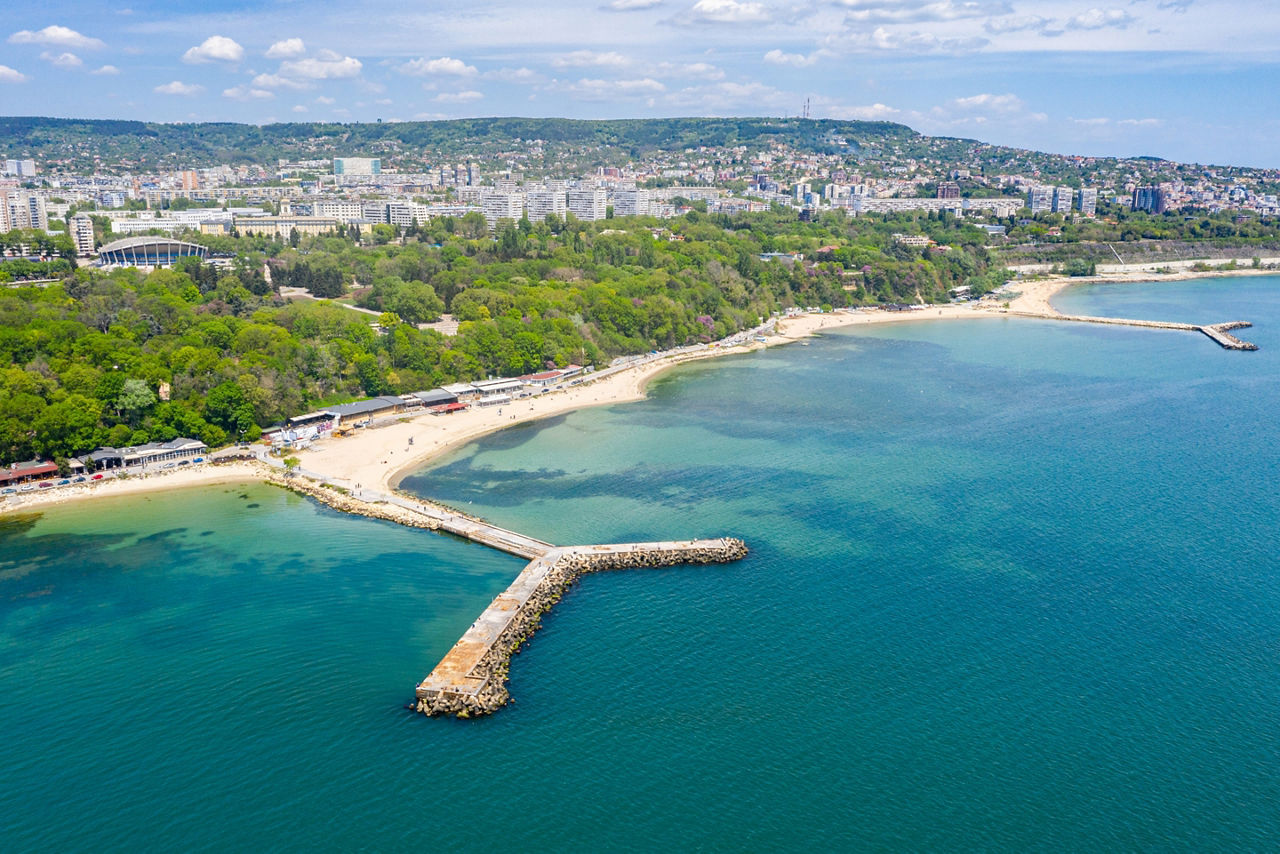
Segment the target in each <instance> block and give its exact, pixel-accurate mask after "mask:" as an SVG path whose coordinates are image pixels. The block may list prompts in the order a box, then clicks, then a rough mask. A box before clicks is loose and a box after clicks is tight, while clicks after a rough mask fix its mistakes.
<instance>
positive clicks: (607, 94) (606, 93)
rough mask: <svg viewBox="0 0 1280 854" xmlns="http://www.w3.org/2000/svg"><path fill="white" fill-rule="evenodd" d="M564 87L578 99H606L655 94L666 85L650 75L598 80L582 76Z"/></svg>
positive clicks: (664, 88)
mask: <svg viewBox="0 0 1280 854" xmlns="http://www.w3.org/2000/svg"><path fill="white" fill-rule="evenodd" d="M565 89H566V91H567V92H568V93H569V94H570V95H572V96H573V97H575V98H577V99H579V100H583V101H608V100H611V99H613V98H627V97H638V96H643V95H656V94H659V93H661V92H665V91H666V89H667V87H666V86H663V85H662V84H661V83H659V82H658V81H657V80H654V79H653V78H652V77H644V78H639V79H635V80H598V79H592V78H588V77H584V78H582V79H581V80H579V81H577V82H576V83H570V84H568V85H567V86H566V87H565Z"/></svg>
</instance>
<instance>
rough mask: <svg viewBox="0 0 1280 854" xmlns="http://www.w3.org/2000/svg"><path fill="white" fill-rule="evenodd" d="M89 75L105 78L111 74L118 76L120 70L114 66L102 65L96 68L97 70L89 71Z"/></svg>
mask: <svg viewBox="0 0 1280 854" xmlns="http://www.w3.org/2000/svg"><path fill="white" fill-rule="evenodd" d="M89 73H90V74H97V75H99V76H107V75H112V74H119V73H120V69H119V68H116V67H115V66H114V65H104V66H102V67H101V68H97V69H94V70H93V71H90V72H89Z"/></svg>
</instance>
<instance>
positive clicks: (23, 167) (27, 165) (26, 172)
mask: <svg viewBox="0 0 1280 854" xmlns="http://www.w3.org/2000/svg"><path fill="white" fill-rule="evenodd" d="M4 174H6V175H9V176H11V177H14V178H31V177H34V176H35V174H36V162H35V161H34V160H6V161H5V162H4Z"/></svg>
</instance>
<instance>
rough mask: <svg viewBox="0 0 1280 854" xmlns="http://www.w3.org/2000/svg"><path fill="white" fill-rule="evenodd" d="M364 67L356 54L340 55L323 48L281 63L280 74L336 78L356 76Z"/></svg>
mask: <svg viewBox="0 0 1280 854" xmlns="http://www.w3.org/2000/svg"><path fill="white" fill-rule="evenodd" d="M363 67H364V66H363V65H362V64H361V63H360V60H358V59H356V58H355V57H354V56H340V55H338V54H336V53H334V52H333V51H331V50H322V51H320V52H319V53H317V54H316V55H315V56H314V57H309V58H307V59H297V60H291V61H288V62H282V63H280V74H281V75H283V76H285V77H292V78H302V79H306V80H334V79H339V78H344V77H356V76H357V75H359V74H360V69H361V68H363Z"/></svg>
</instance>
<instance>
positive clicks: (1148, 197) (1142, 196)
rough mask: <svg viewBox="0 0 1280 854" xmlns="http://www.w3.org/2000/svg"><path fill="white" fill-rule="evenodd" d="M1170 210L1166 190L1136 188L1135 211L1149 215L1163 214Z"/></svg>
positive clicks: (1134, 192) (1134, 194)
mask: <svg viewBox="0 0 1280 854" xmlns="http://www.w3.org/2000/svg"><path fill="white" fill-rule="evenodd" d="M1168 208H1169V200H1168V197H1167V196H1166V195H1165V192H1164V190H1162V189H1160V188H1159V187H1135V188H1134V190H1133V209H1134V210H1135V211H1146V212H1147V213H1156V214H1162V213H1164V212H1165V211H1166V210H1168Z"/></svg>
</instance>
